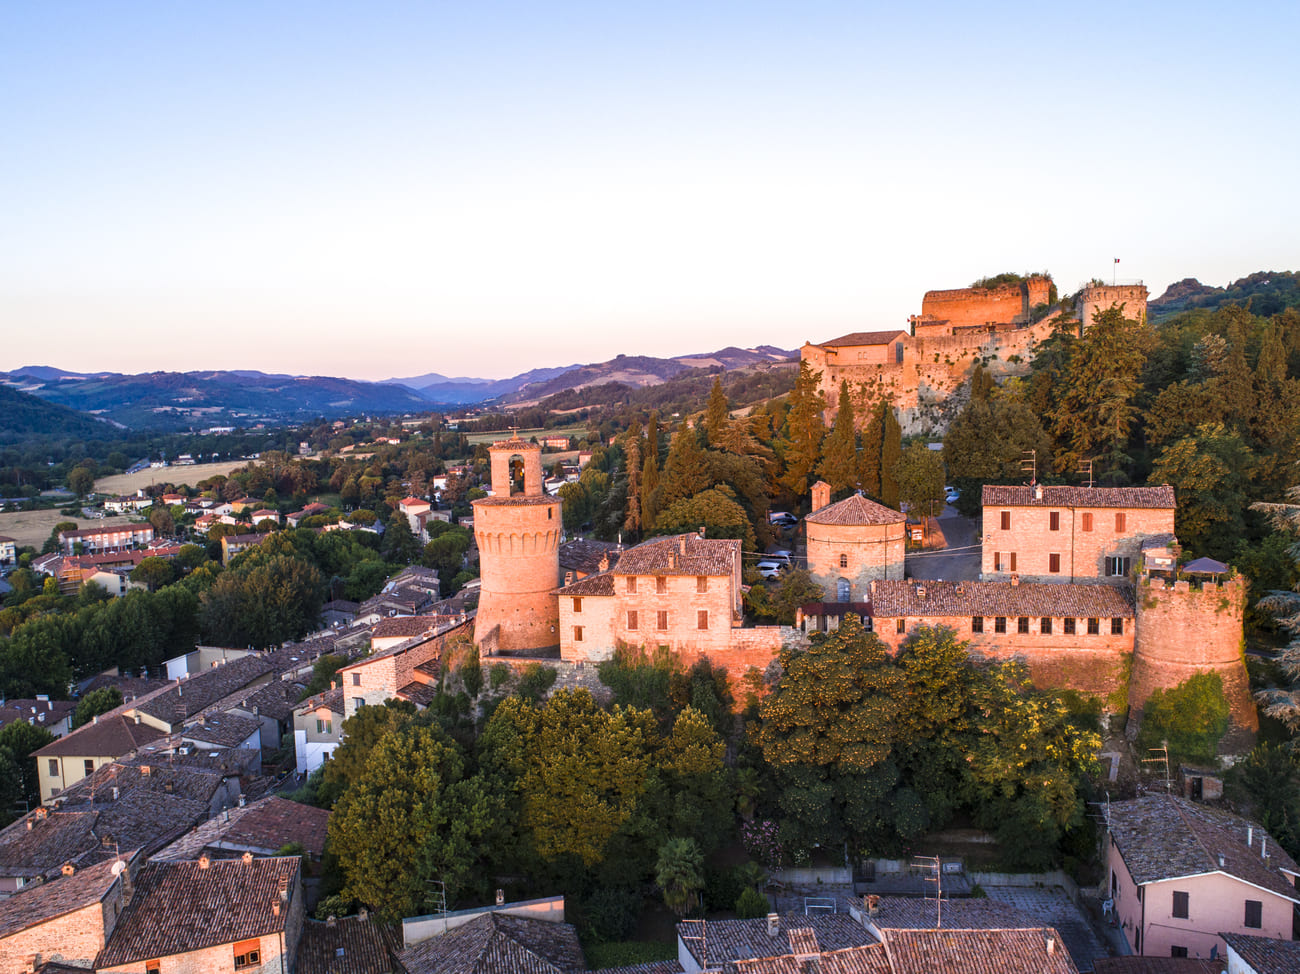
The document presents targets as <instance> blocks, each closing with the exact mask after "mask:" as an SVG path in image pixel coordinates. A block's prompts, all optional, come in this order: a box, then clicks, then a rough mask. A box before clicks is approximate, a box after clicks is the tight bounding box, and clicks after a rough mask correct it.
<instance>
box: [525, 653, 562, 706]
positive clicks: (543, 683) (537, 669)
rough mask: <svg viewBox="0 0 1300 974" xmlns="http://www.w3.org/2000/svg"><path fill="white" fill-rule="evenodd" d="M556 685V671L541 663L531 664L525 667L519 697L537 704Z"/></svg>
mask: <svg viewBox="0 0 1300 974" xmlns="http://www.w3.org/2000/svg"><path fill="white" fill-rule="evenodd" d="M554 683H555V670H553V669H551V668H550V667H549V666H543V665H542V664H541V663H529V664H528V665H527V666H526V667H524V672H523V675H522V676H520V677H519V696H521V697H523V698H524V699H525V700H531V701H532V702H533V703H537V702H539V701H540V700H541V699H542V697H544V696H546V691H547V690H549V689H550V688H551V687H552V686H553V685H554Z"/></svg>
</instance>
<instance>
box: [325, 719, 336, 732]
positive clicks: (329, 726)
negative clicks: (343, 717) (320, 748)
mask: <svg viewBox="0 0 1300 974" xmlns="http://www.w3.org/2000/svg"><path fill="white" fill-rule="evenodd" d="M325 733H326V734H333V733H334V721H333V720H332V719H331V720H327V721H325Z"/></svg>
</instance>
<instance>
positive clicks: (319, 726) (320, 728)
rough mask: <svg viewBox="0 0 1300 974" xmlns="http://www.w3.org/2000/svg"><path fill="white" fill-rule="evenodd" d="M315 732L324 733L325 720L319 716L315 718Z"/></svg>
mask: <svg viewBox="0 0 1300 974" xmlns="http://www.w3.org/2000/svg"><path fill="white" fill-rule="evenodd" d="M316 733H317V734H324V733H325V721H323V720H321V719H320V718H319V717H317V718H316Z"/></svg>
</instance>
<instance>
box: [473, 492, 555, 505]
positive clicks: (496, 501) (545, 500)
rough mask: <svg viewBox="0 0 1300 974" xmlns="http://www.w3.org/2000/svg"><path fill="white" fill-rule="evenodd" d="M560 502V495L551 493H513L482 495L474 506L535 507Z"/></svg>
mask: <svg viewBox="0 0 1300 974" xmlns="http://www.w3.org/2000/svg"><path fill="white" fill-rule="evenodd" d="M559 503H560V499H559V498H558V497H553V496H551V495H550V494H540V495H539V494H532V495H526V494H512V495H511V496H509V497H480V498H479V499H478V500H476V501H474V506H475V507H480V506H481V507H519V506H525V507H534V506H537V505H540V504H556V505H558V504H559Z"/></svg>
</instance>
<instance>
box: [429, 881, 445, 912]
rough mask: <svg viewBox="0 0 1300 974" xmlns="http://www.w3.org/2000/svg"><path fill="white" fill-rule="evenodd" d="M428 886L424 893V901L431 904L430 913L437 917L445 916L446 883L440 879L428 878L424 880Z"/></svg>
mask: <svg viewBox="0 0 1300 974" xmlns="http://www.w3.org/2000/svg"><path fill="white" fill-rule="evenodd" d="M425 885H426V886H427V887H429V892H428V893H427V894H426V895H425V897H424V901H425V902H426V903H429V904H430V905H431V906H432V911H431V912H432V913H433V915H434V916H437V917H446V915H447V884H446V883H444V882H443V881H442V880H441V879H430V880H428V881H426V882H425Z"/></svg>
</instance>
